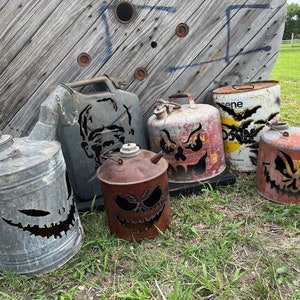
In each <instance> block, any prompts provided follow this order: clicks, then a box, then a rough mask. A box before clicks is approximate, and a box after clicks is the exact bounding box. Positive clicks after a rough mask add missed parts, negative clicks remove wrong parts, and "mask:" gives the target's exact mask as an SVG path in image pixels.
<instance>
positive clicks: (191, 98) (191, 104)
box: [169, 93, 195, 108]
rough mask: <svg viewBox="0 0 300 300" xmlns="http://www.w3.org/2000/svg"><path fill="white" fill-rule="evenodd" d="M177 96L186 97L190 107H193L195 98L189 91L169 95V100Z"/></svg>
mask: <svg viewBox="0 0 300 300" xmlns="http://www.w3.org/2000/svg"><path fill="white" fill-rule="evenodd" d="M178 98H188V100H189V103H190V108H195V100H194V96H193V95H192V94H190V93H177V94H173V95H171V96H169V101H170V102H173V101H174V99H178Z"/></svg>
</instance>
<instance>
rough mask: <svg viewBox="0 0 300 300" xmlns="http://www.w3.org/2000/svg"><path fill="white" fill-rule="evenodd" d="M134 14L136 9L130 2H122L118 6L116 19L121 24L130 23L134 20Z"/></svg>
mask: <svg viewBox="0 0 300 300" xmlns="http://www.w3.org/2000/svg"><path fill="white" fill-rule="evenodd" d="M134 13H135V8H134V6H133V5H132V4H131V3H130V2H127V1H122V2H120V3H118V4H117V5H116V8H115V17H116V19H117V20H118V21H119V22H120V23H123V24H127V23H130V22H131V21H132V19H133V16H134Z"/></svg>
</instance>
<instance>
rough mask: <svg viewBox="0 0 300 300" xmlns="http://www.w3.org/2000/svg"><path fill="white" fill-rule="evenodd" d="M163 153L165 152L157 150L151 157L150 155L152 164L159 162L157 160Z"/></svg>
mask: <svg viewBox="0 0 300 300" xmlns="http://www.w3.org/2000/svg"><path fill="white" fill-rule="evenodd" d="M164 155H165V152H163V151H160V152H158V153H157V154H155V155H154V156H153V157H151V159H150V160H151V162H152V163H153V164H155V165H156V164H157V163H158V162H159V160H160V159H161V158H162V157H163V156H164Z"/></svg>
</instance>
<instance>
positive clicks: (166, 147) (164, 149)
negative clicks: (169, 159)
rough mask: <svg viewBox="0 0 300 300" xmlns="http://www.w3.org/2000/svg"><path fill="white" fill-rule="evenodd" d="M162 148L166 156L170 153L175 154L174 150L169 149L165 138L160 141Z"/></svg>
mask: <svg viewBox="0 0 300 300" xmlns="http://www.w3.org/2000/svg"><path fill="white" fill-rule="evenodd" d="M160 148H161V149H162V150H163V151H164V152H165V153H166V154H169V153H172V152H174V149H173V148H172V147H169V146H168V145H167V143H166V142H165V140H164V139H163V138H162V139H161V140H160Z"/></svg>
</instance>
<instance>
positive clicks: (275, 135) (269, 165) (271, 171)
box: [256, 124, 300, 203]
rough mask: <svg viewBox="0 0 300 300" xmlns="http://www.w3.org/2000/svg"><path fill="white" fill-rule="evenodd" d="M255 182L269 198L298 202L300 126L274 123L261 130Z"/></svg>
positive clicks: (259, 191) (258, 189)
mask: <svg viewBox="0 0 300 300" xmlns="http://www.w3.org/2000/svg"><path fill="white" fill-rule="evenodd" d="M256 186H257V191H258V193H259V194H261V195H262V196H264V197H265V198H267V199H269V200H272V201H275V202H280V203H297V202H300V128H297V127H288V126H287V125H285V124H275V125H272V127H271V129H270V130H268V131H265V132H264V133H263V134H262V136H261V140H260V142H259V151H258V164H257V173H256Z"/></svg>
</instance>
